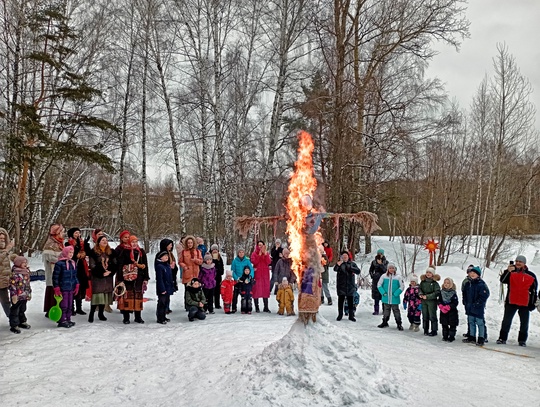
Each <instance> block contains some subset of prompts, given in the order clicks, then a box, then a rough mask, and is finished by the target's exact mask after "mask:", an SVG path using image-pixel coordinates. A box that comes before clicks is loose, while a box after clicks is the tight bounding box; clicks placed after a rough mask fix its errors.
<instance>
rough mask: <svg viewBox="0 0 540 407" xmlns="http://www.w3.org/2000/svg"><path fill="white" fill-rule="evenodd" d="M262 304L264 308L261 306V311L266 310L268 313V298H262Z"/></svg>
mask: <svg viewBox="0 0 540 407" xmlns="http://www.w3.org/2000/svg"><path fill="white" fill-rule="evenodd" d="M263 305H264V308H263V312H268V313H270V312H271V311H270V309H269V308H268V298H263Z"/></svg>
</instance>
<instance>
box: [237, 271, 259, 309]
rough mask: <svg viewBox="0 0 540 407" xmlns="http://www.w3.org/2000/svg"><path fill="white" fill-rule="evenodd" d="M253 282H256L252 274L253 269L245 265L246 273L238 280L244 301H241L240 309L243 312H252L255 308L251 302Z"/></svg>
mask: <svg viewBox="0 0 540 407" xmlns="http://www.w3.org/2000/svg"><path fill="white" fill-rule="evenodd" d="M253 284H255V279H254V278H253V277H252V275H251V269H250V268H249V267H248V266H246V267H244V274H242V276H241V277H240V278H239V279H238V281H237V282H236V286H237V287H238V292H239V293H240V295H241V296H242V301H240V311H241V312H242V314H251V311H252V310H253V307H252V304H251V296H252V291H253Z"/></svg>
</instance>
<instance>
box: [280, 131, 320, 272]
mask: <svg viewBox="0 0 540 407" xmlns="http://www.w3.org/2000/svg"><path fill="white" fill-rule="evenodd" d="M298 139H299V146H298V159H297V160H296V163H295V164H294V173H293V175H292V177H291V180H290V181H289V189H288V190H289V196H288V198H287V213H288V215H289V219H288V220H287V235H288V236H289V247H290V252H291V258H292V270H293V272H294V273H295V274H296V276H297V277H298V279H299V280H301V279H302V271H303V270H304V268H305V266H306V265H307V264H305V260H303V258H302V256H303V255H305V252H306V237H305V234H304V233H303V229H304V227H305V220H306V216H307V215H308V214H309V212H310V208H309V207H307V206H305V205H304V204H303V203H304V202H305V200H304V197H305V196H306V195H308V196H310V197H312V196H313V193H314V192H315V189H316V188H317V180H316V179H315V176H314V172H313V156H312V154H313V149H314V144H313V140H312V138H311V135H310V134H309V133H307V132H305V131H300V132H299V133H298Z"/></svg>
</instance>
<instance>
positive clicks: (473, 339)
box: [462, 336, 476, 343]
mask: <svg viewBox="0 0 540 407" xmlns="http://www.w3.org/2000/svg"><path fill="white" fill-rule="evenodd" d="M462 342H463V343H475V342H476V338H475V337H474V336H467V337H466V338H465V339H463V341H462Z"/></svg>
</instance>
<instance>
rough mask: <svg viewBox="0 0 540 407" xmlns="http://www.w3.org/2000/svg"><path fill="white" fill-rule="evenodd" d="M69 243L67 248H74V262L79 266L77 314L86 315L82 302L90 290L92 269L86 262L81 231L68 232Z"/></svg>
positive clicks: (73, 229)
mask: <svg viewBox="0 0 540 407" xmlns="http://www.w3.org/2000/svg"><path fill="white" fill-rule="evenodd" d="M67 234H68V241H67V243H66V246H71V247H73V260H74V261H75V262H76V264H77V280H79V285H80V287H79V291H78V292H77V294H76V295H75V305H76V306H77V309H76V310H75V312H74V313H75V314H79V315H86V312H84V311H83V309H82V301H83V299H84V298H85V296H86V290H87V289H88V278H89V277H90V268H89V267H88V263H87V262H86V252H85V250H84V247H85V245H84V241H83V239H82V238H81V229H79V228H71V229H69V230H68V232H67Z"/></svg>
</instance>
